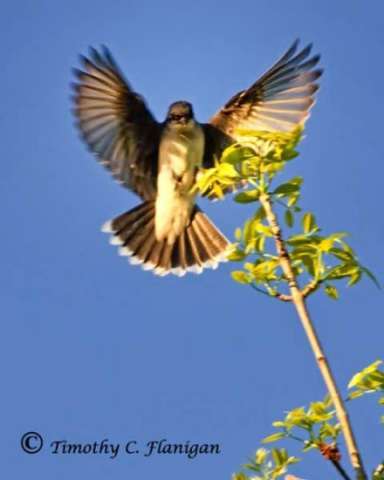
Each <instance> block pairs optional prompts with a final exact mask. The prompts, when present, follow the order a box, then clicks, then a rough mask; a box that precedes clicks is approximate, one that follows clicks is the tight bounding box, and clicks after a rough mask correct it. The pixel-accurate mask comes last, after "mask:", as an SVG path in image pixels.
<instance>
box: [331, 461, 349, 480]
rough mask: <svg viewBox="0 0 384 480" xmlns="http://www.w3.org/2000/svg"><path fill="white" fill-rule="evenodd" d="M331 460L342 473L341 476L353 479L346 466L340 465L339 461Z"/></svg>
mask: <svg viewBox="0 0 384 480" xmlns="http://www.w3.org/2000/svg"><path fill="white" fill-rule="evenodd" d="M331 462H332V464H333V465H334V467H335V468H336V470H337V471H338V472H339V473H340V476H341V477H343V478H344V480H351V479H350V478H349V476H348V474H347V472H346V471H345V470H344V468H343V467H342V466H341V465H340V463H339V462H337V461H336V460H331Z"/></svg>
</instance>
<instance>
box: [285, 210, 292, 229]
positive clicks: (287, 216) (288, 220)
mask: <svg viewBox="0 0 384 480" xmlns="http://www.w3.org/2000/svg"><path fill="white" fill-rule="evenodd" d="M284 219H285V223H286V224H287V226H288V227H290V228H292V227H293V224H294V216H293V213H292V211H291V210H289V209H287V210H285V214H284Z"/></svg>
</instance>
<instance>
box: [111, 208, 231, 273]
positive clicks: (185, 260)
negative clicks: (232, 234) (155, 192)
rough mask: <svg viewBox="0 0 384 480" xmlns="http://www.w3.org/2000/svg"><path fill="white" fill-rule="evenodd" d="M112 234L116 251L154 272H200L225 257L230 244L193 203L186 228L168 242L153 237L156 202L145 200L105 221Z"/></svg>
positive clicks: (112, 242) (215, 264) (213, 265)
mask: <svg viewBox="0 0 384 480" xmlns="http://www.w3.org/2000/svg"><path fill="white" fill-rule="evenodd" d="M102 230H103V231H104V232H106V233H112V237H111V239H110V243H111V244H112V245H119V246H120V247H119V254H120V255H123V256H128V257H130V262H131V263H132V264H134V265H142V268H143V269H144V270H153V272H154V273H155V274H156V275H161V276H163V275H168V274H169V273H173V274H175V275H179V276H182V275H185V273H187V272H194V273H201V272H202V271H203V269H204V268H216V267H217V266H218V264H219V262H223V261H225V260H226V257H227V255H228V253H229V250H230V243H229V242H228V240H227V239H226V238H225V236H224V235H223V234H222V233H221V232H220V231H219V230H218V229H217V228H216V227H215V225H213V223H212V222H211V221H210V220H209V219H208V217H207V216H206V215H205V214H204V213H203V212H202V211H201V210H200V209H199V207H197V206H195V207H194V209H193V211H192V214H191V219H190V222H189V224H188V225H187V227H186V228H185V230H184V231H183V232H182V233H181V234H180V235H179V237H177V238H176V240H175V242H174V243H173V244H171V245H169V244H168V243H167V240H166V239H165V240H161V241H157V240H156V237H155V203H154V202H144V203H142V204H141V205H138V206H137V207H135V208H133V209H132V210H130V211H128V212H126V213H123V214H122V215H119V216H118V217H116V218H114V219H113V220H110V221H109V222H107V223H106V224H104V226H103V228H102Z"/></svg>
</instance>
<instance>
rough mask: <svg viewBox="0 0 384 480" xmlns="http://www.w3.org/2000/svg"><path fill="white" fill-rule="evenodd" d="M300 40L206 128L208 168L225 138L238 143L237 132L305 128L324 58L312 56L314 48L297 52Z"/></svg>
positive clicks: (223, 143)
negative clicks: (318, 66) (321, 59)
mask: <svg viewBox="0 0 384 480" xmlns="http://www.w3.org/2000/svg"><path fill="white" fill-rule="evenodd" d="M298 43H299V42H298V40H296V42H295V43H294V44H293V45H292V46H291V48H289V49H288V50H287V52H286V53H285V54H284V55H283V56H282V57H281V58H280V59H279V60H278V61H277V62H276V63H275V64H274V65H273V67H272V68H270V69H269V70H268V71H267V72H266V73H265V74H264V75H263V76H262V77H261V78H259V80H257V81H256V82H255V83H254V84H253V85H251V87H249V88H248V89H247V90H242V91H241V92H239V93H237V94H236V95H234V96H233V97H232V98H231V99H230V100H229V102H228V103H227V104H226V105H225V106H224V107H223V108H222V109H221V110H219V111H218V112H217V113H216V114H215V115H214V116H213V117H212V118H211V120H210V124H208V126H206V127H205V132H206V136H207V137H208V139H209V142H208V148H207V149H206V152H205V159H204V165H205V166H210V165H212V162H213V158H214V156H215V155H216V157H220V154H221V151H222V149H223V145H224V146H225V145H226V144H228V141H227V142H223V135H224V136H225V138H227V139H228V138H229V139H232V141H235V140H236V137H237V135H236V130H239V129H243V130H263V131H268V132H290V131H292V130H293V129H294V128H295V127H298V126H300V125H301V126H303V125H304V123H305V121H306V120H307V118H308V116H309V111H310V109H311V107H312V105H313V104H314V94H315V92H316V90H317V89H318V88H319V86H318V84H317V83H316V80H317V79H318V78H319V77H320V75H321V74H322V70H320V69H316V68H315V67H316V65H317V64H318V62H319V59H320V56H319V55H315V56H312V57H310V53H311V49H312V45H308V46H307V47H306V48H304V49H303V50H301V51H300V52H299V53H297V48H298ZM309 57H310V58H309Z"/></svg>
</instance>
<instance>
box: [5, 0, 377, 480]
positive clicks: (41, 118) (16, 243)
mask: <svg viewBox="0 0 384 480" xmlns="http://www.w3.org/2000/svg"><path fill="white" fill-rule="evenodd" d="M383 15H384V7H383V4H382V2H381V1H380V0H372V1H371V2H369V8H368V7H367V4H366V3H365V2H362V1H353V0H340V1H338V2H332V1H329V0H327V1H323V2H307V1H305V0H301V1H300V0H291V1H289V2H286V1H283V0H280V1H277V0H274V1H266V0H259V1H258V2H255V1H241V0H240V1H238V2H219V1H216V2H215V1H213V0H206V1H204V2H203V1H194V2H188V3H183V2H176V1H168V0H163V1H162V2H145V1H141V2H133V1H130V0H126V1H117V0H116V1H113V2H101V1H99V0H92V1H90V0H86V1H80V2H75V1H73V0H69V1H67V2H50V1H41V0H34V1H26V0H24V1H17V0H15V1H12V2H10V1H3V2H2V15H1V18H0V32H1V33H0V35H1V42H0V50H1V53H2V68H1V70H2V72H1V75H0V86H1V92H2V101H1V104H2V105H1V112H0V124H1V138H2V175H1V177H0V183H1V189H0V202H1V205H2V225H3V228H2V248H1V251H0V257H1V258H0V261H1V266H2V268H1V271H0V284H1V288H0V291H1V298H2V302H1V303H2V316H3V320H2V322H1V330H2V332H1V336H0V338H1V340H0V343H1V348H0V357H1V358H0V360H1V365H2V370H3V373H2V395H1V413H2V436H1V443H0V449H1V456H2V457H3V459H5V460H3V461H2V462H1V463H2V466H1V470H2V471H3V472H4V478H8V479H9V480H18V479H21V478H26V477H27V475H28V476H32V477H33V478H41V479H55V480H64V479H66V480H67V479H69V478H72V479H77V478H92V479H93V480H98V479H105V478H108V479H111V480H120V479H126V478H136V479H138V480H147V479H149V478H170V479H174V478H183V479H185V480H189V479H195V478H197V477H199V478H213V479H224V478H227V479H229V478H230V475H231V473H232V472H234V471H236V470H237V469H238V468H239V466H240V465H241V464H242V463H244V462H245V461H246V460H247V457H248V456H249V455H251V454H252V452H253V451H254V450H255V449H256V447H257V446H258V444H259V440H260V439H261V438H262V437H263V436H265V435H267V434H268V433H269V432H270V430H271V428H270V424H271V422H272V421H273V420H276V419H277V418H279V417H281V416H282V414H283V412H284V410H287V409H291V408H293V407H296V406H300V405H304V404H306V403H307V402H309V401H310V400H314V399H319V398H322V397H323V395H324V393H325V389H324V386H323V383H322V380H321V378H320V376H319V373H318V372H317V369H316V367H315V364H314V361H313V358H312V353H311V352H310V350H309V347H308V345H307V343H306V340H305V337H304V333H303V331H302V329H301V326H300V325H299V322H298V320H297V319H296V317H295V314H294V311H293V309H292V308H290V306H289V305H286V304H281V303H278V302H275V301H272V300H270V299H268V298H264V297H263V296H259V295H256V294H255V293H254V292H253V291H252V290H250V289H248V288H247V287H244V286H239V285H237V284H235V283H233V281H232V280H231V278H230V271H231V270H232V269H233V266H231V265H224V266H222V267H221V268H220V269H219V270H217V271H214V272H212V271H208V272H206V273H204V274H203V275H201V276H192V275H191V276H187V277H186V278H183V279H177V278H157V277H154V276H152V275H151V274H149V273H146V272H143V271H141V270H140V269H139V268H137V267H132V266H130V265H129V264H128V263H127V262H126V261H125V260H124V259H122V258H121V257H119V256H117V254H116V250H115V249H114V248H113V247H111V246H109V245H108V239H107V237H106V236H105V235H103V234H102V233H101V232H100V225H102V223H103V222H104V221H105V220H107V219H109V218H111V217H113V216H114V215H116V214H119V213H121V212H123V211H125V210H127V209H129V208H131V207H133V206H134V205H136V204H137V203H138V199H137V198H135V197H134V195H133V194H131V193H129V192H127V191H126V190H124V189H122V188H120V187H119V186H118V185H117V184H116V183H114V182H113V181H112V180H111V178H110V177H109V176H108V174H107V173H106V172H105V171H104V170H103V169H102V167H100V166H99V165H98V164H97V163H96V162H95V160H94V159H93V157H92V155H91V154H90V153H89V152H87V151H86V149H85V148H84V145H83V144H82V143H81V142H80V140H79V138H78V135H77V132H76V131H75V129H74V127H73V119H72V117H71V114H70V107H71V105H70V101H69V95H70V91H69V83H70V81H71V72H70V69H71V67H73V66H76V65H77V55H78V54H79V53H84V52H86V49H87V47H88V46H89V45H95V46H97V45H100V44H102V43H104V44H106V45H108V46H109V47H110V49H111V50H112V52H113V54H114V56H115V58H116V59H117V61H118V63H119V64H120V66H121V68H122V70H123V71H124V72H125V74H126V76H127V78H129V79H130V81H131V83H132V84H133V86H134V87H135V89H136V90H137V91H139V92H140V93H142V94H143V95H144V96H145V97H146V99H147V101H148V103H149V105H150V107H151V109H152V111H153V112H154V114H155V115H156V116H157V118H158V119H159V120H161V119H163V117H164V115H165V112H166V108H167V106H168V104H169V103H170V102H172V101H174V100H178V99H180V98H184V99H186V100H189V101H191V102H192V103H193V104H194V107H195V112H196V116H197V117H198V119H200V120H202V121H204V120H207V119H208V118H209V117H210V115H212V114H213V113H214V112H215V111H216V109H217V108H219V107H220V106H221V105H222V104H223V103H224V102H225V101H226V100H228V99H229V97H230V96H231V95H232V94H233V93H235V92H236V91H238V90H239V89H242V88H244V87H246V86H247V85H249V84H251V82H253V81H254V80H255V79H256V78H257V77H258V76H259V75H260V74H261V73H263V71H264V70H265V69H266V68H268V67H269V66H270V65H271V64H272V62H273V61H275V59H276V58H277V57H278V56H279V55H280V54H282V53H283V51H284V50H285V49H286V48H287V47H288V46H289V45H290V44H291V42H292V41H293V40H294V39H295V38H296V37H300V38H301V39H302V40H303V42H311V41H312V42H314V45H315V51H318V52H320V53H321V54H322V61H321V63H322V66H323V67H324V68H325V74H324V76H323V78H322V79H321V90H320V92H319V95H318V102H317V104H316V106H315V108H314V110H313V111H312V112H313V113H312V117H311V119H310V121H309V123H308V128H307V131H306V135H307V136H306V139H305V140H304V142H303V143H302V145H301V147H300V152H301V156H300V157H299V158H298V159H297V160H296V161H295V162H293V163H292V164H290V166H289V171H288V173H287V174H289V175H291V176H293V175H303V176H304V178H305V184H304V190H303V202H302V203H303V205H304V206H305V207H306V208H307V209H310V210H313V211H314V212H316V214H317V218H318V221H319V223H320V224H321V225H322V226H323V227H324V229H325V230H326V231H340V230H346V231H348V232H350V233H351V235H352V237H351V243H352V245H353V247H354V248H355V249H356V250H357V251H358V252H359V254H360V258H361V260H362V261H363V262H364V263H365V264H366V265H368V266H370V267H371V268H372V269H373V270H374V271H375V272H376V274H377V276H378V277H379V278H381V279H383V278H384V277H383V274H384V268H383V262H382V241H383V240H382V239H383V234H384V231H383V220H382V218H383V216H382V214H381V203H380V199H381V196H380V193H381V189H382V177H383V173H384V168H383V163H382V161H383V153H384V151H383V150H384V149H383V142H382V125H383V121H382V106H383V100H384V89H383V87H382V82H383V80H382V79H383V76H384V64H383V50H382V48H383V40H384V30H383ZM202 206H203V208H204V209H205V210H206V211H207V212H208V213H209V215H210V216H211V217H212V218H213V219H214V221H215V222H216V223H217V225H219V226H220V227H221V228H222V229H223V231H224V232H225V233H226V234H227V235H228V236H230V237H231V235H232V233H233V231H234V229H235V227H236V226H238V225H240V224H241V223H242V222H243V220H245V219H246V218H247V216H248V215H250V213H251V211H252V210H251V208H249V209H247V208H244V207H240V206H238V205H235V204H234V203H233V202H232V201H231V199H227V200H226V202H225V203H216V204H213V205H211V204H208V203H207V202H202ZM309 304H310V309H311V311H312V314H313V317H314V320H315V323H316V326H317V328H318V330H319V333H320V336H321V338H322V340H323V343H324V346H325V348H326V351H327V353H328V354H329V358H330V361H331V363H332V364H333V367H334V370H335V373H336V376H337V380H338V382H339V385H340V386H341V387H343V386H344V385H346V384H347V383H348V380H349V378H350V377H351V375H352V374H353V373H354V372H355V371H357V370H359V369H361V368H362V367H364V366H365V365H367V364H368V363H370V362H371V361H374V360H376V359H377V358H380V357H383V324H382V321H383V319H382V314H381V309H382V307H383V294H382V292H380V291H378V290H377V289H376V288H375V287H374V286H373V285H372V284H371V283H370V282H368V281H366V280H365V281H363V282H362V283H361V284H360V285H358V286H357V287H355V288H354V289H352V290H347V289H345V288H342V297H341V301H339V302H332V301H331V300H328V299H326V298H325V297H323V296H322V295H318V296H315V297H314V298H313V299H311V300H310V302H309ZM350 411H351V415H352V419H353V424H354V426H355V430H356V434H357V437H358V442H359V444H360V445H361V449H362V452H363V456H364V458H365V462H366V464H367V466H368V467H373V466H374V465H375V464H377V463H378V462H379V460H381V459H382V457H383V447H382V445H383V439H384V431H383V427H382V426H380V425H379V423H378V417H379V409H378V408H377V407H376V406H375V401H374V400H373V399H363V400H360V402H357V403H356V404H354V405H351V409H350ZM29 430H36V431H38V432H40V433H41V434H42V435H43V437H44V439H45V441H46V445H45V447H44V448H43V450H42V451H41V452H40V453H39V454H36V455H27V454H25V453H23V452H22V451H21V449H20V447H19V440H20V436H21V435H22V434H23V433H24V432H26V431H29ZM103 438H109V440H110V441H112V442H115V443H116V442H121V443H124V442H125V441H127V440H132V439H133V440H137V441H138V442H139V443H141V444H143V443H146V442H147V441H149V440H156V439H161V438H167V439H168V440H169V441H172V442H183V441H186V440H191V441H195V442H218V443H220V444H221V447H222V454H221V455H220V456H211V457H208V456H207V457H198V458H196V459H194V460H188V459H187V458H185V457H182V456H179V457H177V456H173V457H171V456H158V457H150V458H144V457H143V456H142V455H138V456H132V457H127V456H119V457H118V458H116V459H115V460H110V459H107V458H105V457H103V456H93V457H92V456H86V457H85V456H84V457H79V456H55V455H52V454H50V452H49V446H48V444H49V442H51V441H53V440H61V439H66V440H68V441H72V442H80V441H82V442H87V441H100V440H102V439H103ZM295 472H296V473H297V474H298V475H301V476H302V477H304V478H306V479H308V480H323V479H325V478H334V476H335V474H334V473H333V471H332V470H331V467H330V466H329V465H328V464H326V463H325V462H324V461H323V460H322V459H321V458H320V457H319V455H318V454H316V453H315V452H313V453H310V454H308V456H307V458H306V462H305V463H303V464H302V465H298V466H297V468H296V469H295Z"/></svg>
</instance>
